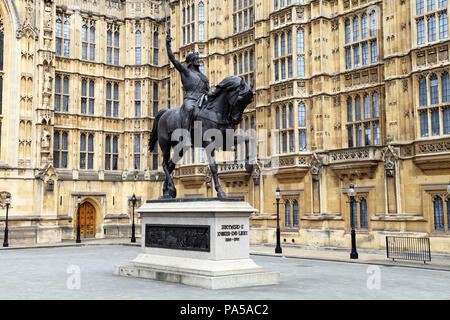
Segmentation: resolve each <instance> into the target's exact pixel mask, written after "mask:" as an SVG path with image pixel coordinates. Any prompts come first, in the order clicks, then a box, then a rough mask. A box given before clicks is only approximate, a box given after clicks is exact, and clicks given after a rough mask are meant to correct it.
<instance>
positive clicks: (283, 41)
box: [280, 33, 286, 56]
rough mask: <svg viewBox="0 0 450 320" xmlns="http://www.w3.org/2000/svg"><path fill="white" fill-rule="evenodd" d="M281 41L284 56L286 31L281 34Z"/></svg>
mask: <svg viewBox="0 0 450 320" xmlns="http://www.w3.org/2000/svg"><path fill="white" fill-rule="evenodd" d="M280 42H281V44H280V47H281V50H280V52H281V56H284V55H286V35H285V34H284V33H282V34H281V40H280Z"/></svg>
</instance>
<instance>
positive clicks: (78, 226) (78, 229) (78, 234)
mask: <svg viewBox="0 0 450 320" xmlns="http://www.w3.org/2000/svg"><path fill="white" fill-rule="evenodd" d="M77 203H78V210H77V240H76V241H75V242H76V243H81V231H80V207H81V197H80V196H78V200H77Z"/></svg>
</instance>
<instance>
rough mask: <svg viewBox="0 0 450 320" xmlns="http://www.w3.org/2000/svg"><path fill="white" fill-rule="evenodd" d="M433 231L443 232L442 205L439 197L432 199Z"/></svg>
mask: <svg viewBox="0 0 450 320" xmlns="http://www.w3.org/2000/svg"><path fill="white" fill-rule="evenodd" d="M433 209H434V230H436V231H444V205H443V202H442V199H441V198H440V197H436V198H434V201H433Z"/></svg>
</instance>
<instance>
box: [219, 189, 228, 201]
mask: <svg viewBox="0 0 450 320" xmlns="http://www.w3.org/2000/svg"><path fill="white" fill-rule="evenodd" d="M217 198H219V199H220V200H222V199H226V198H227V195H226V194H225V192H223V191H219V192H217Z"/></svg>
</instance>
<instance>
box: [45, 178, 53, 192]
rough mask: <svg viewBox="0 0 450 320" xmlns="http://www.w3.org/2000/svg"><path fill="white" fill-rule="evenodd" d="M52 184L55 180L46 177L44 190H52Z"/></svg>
mask: <svg viewBox="0 0 450 320" xmlns="http://www.w3.org/2000/svg"><path fill="white" fill-rule="evenodd" d="M54 186H55V181H54V180H53V179H52V178H50V179H48V180H47V183H46V190H47V191H53V189H54Z"/></svg>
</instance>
